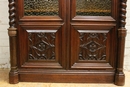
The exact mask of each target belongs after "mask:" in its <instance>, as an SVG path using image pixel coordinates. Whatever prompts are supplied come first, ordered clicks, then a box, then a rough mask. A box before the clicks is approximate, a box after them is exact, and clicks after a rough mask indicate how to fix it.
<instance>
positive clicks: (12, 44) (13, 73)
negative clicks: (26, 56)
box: [8, 0, 18, 84]
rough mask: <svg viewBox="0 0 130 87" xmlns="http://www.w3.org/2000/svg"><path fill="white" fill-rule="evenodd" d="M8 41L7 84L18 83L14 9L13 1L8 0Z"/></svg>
mask: <svg viewBox="0 0 130 87" xmlns="http://www.w3.org/2000/svg"><path fill="white" fill-rule="evenodd" d="M9 20H10V21H9V25H10V27H9V29H8V34H9V39H10V60H11V70H10V73H9V83H11V84H14V83H18V69H17V46H16V45H17V41H16V40H17V39H16V38H17V28H16V8H15V0H9Z"/></svg>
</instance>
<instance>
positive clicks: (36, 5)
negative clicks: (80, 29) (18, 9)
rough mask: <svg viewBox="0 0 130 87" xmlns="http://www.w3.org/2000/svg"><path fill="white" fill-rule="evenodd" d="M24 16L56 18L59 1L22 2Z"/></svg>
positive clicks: (29, 0) (30, 0)
mask: <svg viewBox="0 0 130 87" xmlns="http://www.w3.org/2000/svg"><path fill="white" fill-rule="evenodd" d="M24 15H25V16H57V15H59V0H24Z"/></svg>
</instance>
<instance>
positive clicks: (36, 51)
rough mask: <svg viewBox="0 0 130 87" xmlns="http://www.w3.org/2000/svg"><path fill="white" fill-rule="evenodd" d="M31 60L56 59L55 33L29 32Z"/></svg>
mask: <svg viewBox="0 0 130 87" xmlns="http://www.w3.org/2000/svg"><path fill="white" fill-rule="evenodd" d="M28 35H29V36H28V39H29V55H28V56H29V60H55V33H43V32H39V33H29V34H28Z"/></svg>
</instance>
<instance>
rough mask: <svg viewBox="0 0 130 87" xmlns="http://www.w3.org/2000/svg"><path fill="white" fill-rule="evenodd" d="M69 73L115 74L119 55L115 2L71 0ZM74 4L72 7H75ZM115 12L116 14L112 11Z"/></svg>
mask: <svg viewBox="0 0 130 87" xmlns="http://www.w3.org/2000/svg"><path fill="white" fill-rule="evenodd" d="M70 3H71V6H70V24H71V25H70V38H71V39H70V40H71V41H70V43H71V45H70V48H71V49H70V50H71V51H70V52H71V53H70V55H71V57H70V61H71V64H70V67H69V68H70V69H83V70H84V69H86V70H94V69H104V70H105V69H108V70H110V71H113V70H114V68H115V65H114V63H113V61H115V60H116V59H115V56H116V54H115V53H114V51H115V50H116V48H111V47H114V45H115V43H116V40H115V39H116V28H115V27H116V23H115V20H116V18H115V13H114V10H115V6H114V5H113V4H115V2H113V1H112V0H71V2H70ZM72 4H73V5H72ZM112 9H113V10H112Z"/></svg>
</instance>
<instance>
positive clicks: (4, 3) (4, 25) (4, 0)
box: [0, 0, 130, 70]
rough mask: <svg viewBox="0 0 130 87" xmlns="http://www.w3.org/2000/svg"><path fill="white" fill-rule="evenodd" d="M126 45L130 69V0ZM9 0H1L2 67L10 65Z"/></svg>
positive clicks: (0, 39) (129, 0) (129, 67)
mask: <svg viewBox="0 0 130 87" xmlns="http://www.w3.org/2000/svg"><path fill="white" fill-rule="evenodd" d="M127 4H128V6H127V19H126V22H127V24H126V29H127V30H128V31H127V37H126V47H125V61H124V69H125V70H130V58H129V57H130V0H128V2H127ZM8 21H9V20H8V0H0V68H9V67H10V62H9V61H10V58H9V38H8V34H7V29H8V27H9V25H8Z"/></svg>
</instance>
